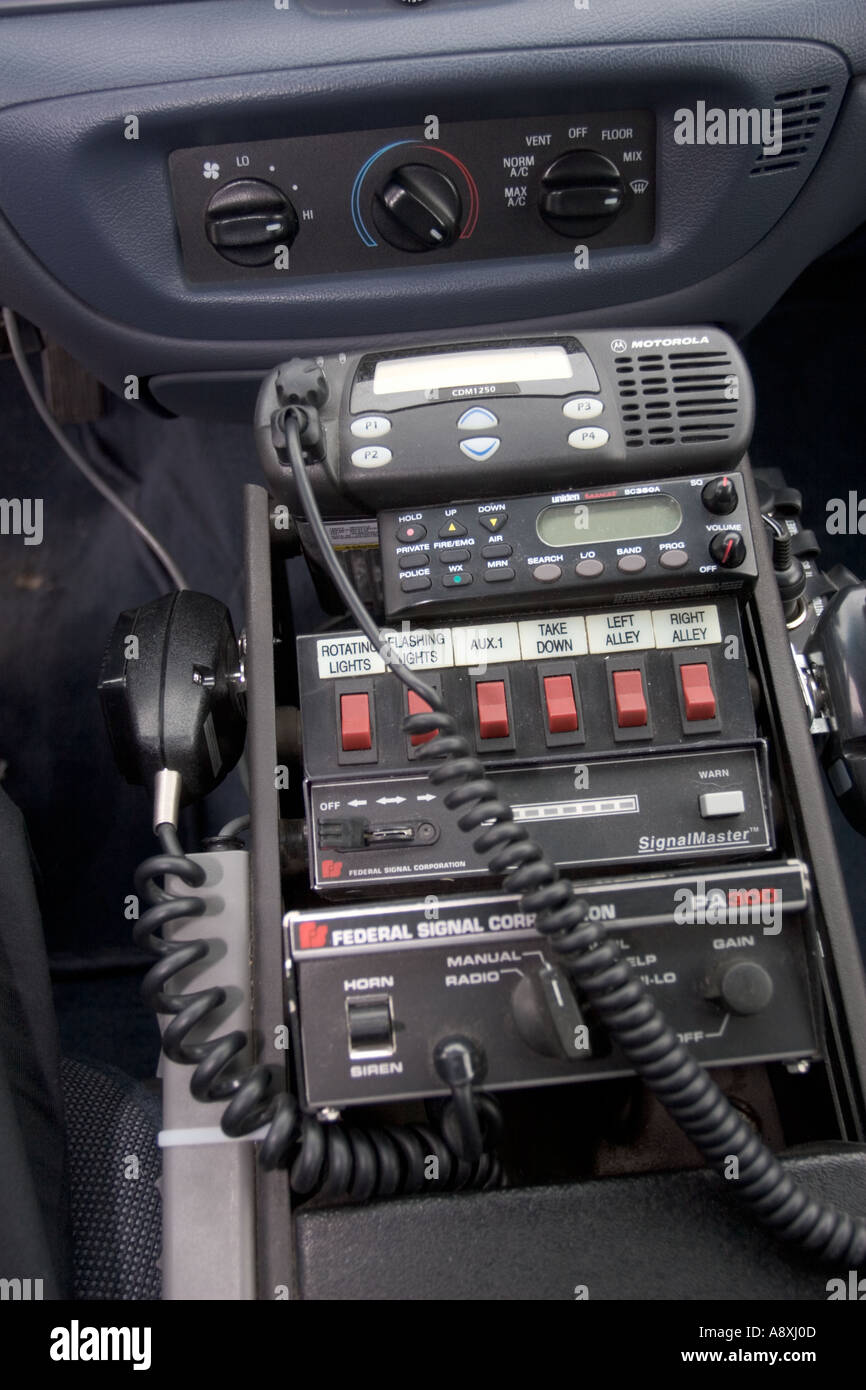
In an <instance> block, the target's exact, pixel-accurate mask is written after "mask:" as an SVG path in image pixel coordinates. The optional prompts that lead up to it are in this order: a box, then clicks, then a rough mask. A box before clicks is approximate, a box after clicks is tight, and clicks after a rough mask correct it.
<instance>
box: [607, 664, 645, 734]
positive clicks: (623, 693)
mask: <svg viewBox="0 0 866 1390" xmlns="http://www.w3.org/2000/svg"><path fill="white" fill-rule="evenodd" d="M613 695H614V699H615V701H616V722H617V724H618V725H619V727H620V728H621V729H638V728H641V727H642V726H643V725H645V724H646V722H647V703H646V695H645V694H644V688H643V674H642V672H640V671H614V673H613Z"/></svg>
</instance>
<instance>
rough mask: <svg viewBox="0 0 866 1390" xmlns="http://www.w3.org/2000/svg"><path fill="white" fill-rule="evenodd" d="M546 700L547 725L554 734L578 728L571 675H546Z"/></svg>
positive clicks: (569, 731)
mask: <svg viewBox="0 0 866 1390" xmlns="http://www.w3.org/2000/svg"><path fill="white" fill-rule="evenodd" d="M544 702H545V704H546V705H547V727H548V729H549V730H550V732H551V733H552V734H573V733H574V732H575V730H576V729H577V705H576V704H575V702H574V686H573V685H572V683H571V676H545V677H544Z"/></svg>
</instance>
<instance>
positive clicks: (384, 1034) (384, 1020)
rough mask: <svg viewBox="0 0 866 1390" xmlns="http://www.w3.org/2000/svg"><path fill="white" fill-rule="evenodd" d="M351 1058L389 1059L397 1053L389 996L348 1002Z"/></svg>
mask: <svg viewBox="0 0 866 1390" xmlns="http://www.w3.org/2000/svg"><path fill="white" fill-rule="evenodd" d="M346 1027H347V1030H348V1034H349V1056H350V1057H387V1056H389V1055H390V1054H391V1053H392V1052H393V1051H394V1019H393V1016H392V1013H391V999H390V997H389V996H388V995H386V994H383V995H375V996H369V995H368V996H366V997H365V998H363V999H349V1000H347V1001H346Z"/></svg>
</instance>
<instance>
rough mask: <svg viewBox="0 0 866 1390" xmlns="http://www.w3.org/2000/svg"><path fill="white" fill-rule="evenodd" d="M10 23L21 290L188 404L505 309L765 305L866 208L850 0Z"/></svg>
mask: <svg viewBox="0 0 866 1390" xmlns="http://www.w3.org/2000/svg"><path fill="white" fill-rule="evenodd" d="M0 38H2V42H0V54H2V57H0V213H2V221H0V248H2V256H0V295H2V297H3V299H4V301H5V302H7V303H8V304H10V306H11V307H13V308H15V309H16V310H18V311H19V312H21V313H22V314H24V315H25V316H29V317H31V318H32V319H33V320H34V321H36V322H38V323H39V324H40V325H41V326H43V327H44V328H45V330H46V331H47V332H49V333H50V334H51V336H52V337H54V338H55V339H57V340H58V341H60V342H61V343H62V344H63V346H65V347H66V348H67V349H68V350H70V351H71V352H73V353H74V354H75V355H76V356H77V357H78V358H79V359H80V360H81V361H83V362H84V363H85V365H87V366H88V367H89V368H90V369H91V370H92V371H93V372H94V373H95V374H96V375H97V376H98V377H100V379H102V380H103V381H104V382H105V383H106V384H107V385H108V386H109V387H111V388H112V389H113V390H115V391H117V392H118V393H119V394H123V392H124V386H125V383H127V382H128V381H129V379H130V378H133V379H135V381H136V383H140V388H141V389H140V392H139V399H140V400H141V401H142V402H143V403H144V404H146V405H149V406H150V407H151V408H153V409H156V410H158V411H161V412H163V413H166V412H167V413H176V414H193V415H206V416H210V417H216V418H229V419H238V420H244V419H249V418H250V412H251V409H252V405H253V402H254V400H255V395H256V391H257V389H258V385H259V383H260V380H261V378H262V375H263V374H264V372H265V371H266V370H267V369H268V368H269V367H271V366H272V365H273V364H274V363H275V362H276V361H279V360H281V359H282V358H284V357H286V356H287V355H289V354H290V353H291V352H295V351H302V352H314V353H315V352H323V351H332V350H337V351H339V350H345V351H348V350H354V349H357V348H359V347H362V346H365V345H367V346H370V345H375V343H376V342H377V341H384V340H385V339H387V340H388V341H392V342H393V341H405V342H407V343H411V342H412V341H421V340H422V339H424V338H427V339H430V338H431V337H435V336H436V335H437V334H440V335H441V334H446V333H447V334H448V336H450V337H451V338H452V339H455V338H456V339H459V338H460V337H461V336H463V337H468V336H471V335H473V334H475V332H476V330H477V328H478V327H479V326H494V325H497V326H507V325H520V327H521V329H523V328H531V327H533V326H536V327H538V328H539V329H542V330H550V329H553V328H555V326H556V325H557V323H559V324H563V323H564V322H566V320H567V322H568V323H569V324H571V325H577V326H581V327H585V326H593V325H598V324H603V323H605V322H611V321H616V322H617V323H620V324H623V325H631V324H634V325H637V324H640V323H655V324H665V323H687V322H716V323H719V324H720V325H722V326H724V327H725V328H727V329H728V330H729V331H732V332H733V333H734V334H735V335H739V334H742V333H743V332H745V331H746V330H747V329H748V328H750V327H751V326H752V325H753V324H754V323H755V322H757V320H758V319H759V318H760V317H761V316H762V315H763V314H764V313H765V312H766V311H767V310H768V309H769V308H770V307H771V305H772V304H773V302H775V300H776V299H777V298H778V297H779V295H780V294H781V293H782V292H783V290H784V289H785V288H786V287H787V285H788V284H789V283H790V282H791V281H792V280H793V279H794V278H795V277H796V275H797V274H798V273H799V272H800V271H801V270H802V269H803V268H804V267H805V265H807V264H808V263H809V262H810V261H811V260H813V259H814V258H815V257H816V256H817V255H819V254H820V253H821V252H822V251H823V250H825V249H827V248H829V247H830V246H832V245H834V244H835V243H836V242H838V241H839V240H840V239H841V238H843V237H844V236H845V235H846V234H847V233H848V232H849V231H851V230H853V229H854V228H855V227H856V226H857V225H859V223H860V222H861V221H862V220H863V219H864V217H866V181H864V180H863V178H862V175H861V173H860V169H861V161H862V155H861V152H862V147H863V140H864V137H866V29H864V25H863V23H862V19H861V17H860V13H859V5H858V4H857V3H854V0H851V3H840V4H834V5H833V6H831V7H820V8H816V7H815V6H813V5H811V4H808V3H805V0H804V2H803V3H776V0H765V2H762V3H755V4H750V5H742V4H734V5H728V6H723V7H722V8H721V9H719V7H718V6H717V5H715V4H710V3H703V0H700V2H696V0H674V3H671V4H669V5H666V6H665V7H664V10H663V12H661V11H658V10H657V7H654V6H653V7H648V6H646V5H641V4H637V3H625V2H624V0H621V3H618V4H613V5H596V4H592V5H589V6H584V5H583V4H579V5H576V4H575V3H574V0H555V3H550V0H521V2H520V3H516V2H515V0H465V2H464V3H460V4H457V3H453V2H452V0H427V3H425V4H421V5H412V6H406V5H402V4H399V3H398V2H397V0H371V2H370V3H361V0H355V3H353V4H352V3H350V4H340V5H337V4H335V3H331V0H292V3H291V5H286V6H283V5H282V4H281V3H274V4H272V5H271V4H262V3H258V0H230V3H229V2H228V0H186V2H185V3H174V4H147V5H121V6H116V5H93V4H76V3H67V4H59V3H54V4H34V3H29V4H28V3H12V4H9V5H5V6H4V7H3V8H2V11H0ZM128 394H129V392H128V391H127V395H128Z"/></svg>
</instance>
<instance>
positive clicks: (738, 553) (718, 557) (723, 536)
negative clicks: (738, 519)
mask: <svg viewBox="0 0 866 1390" xmlns="http://www.w3.org/2000/svg"><path fill="white" fill-rule="evenodd" d="M710 554H711V555H712V557H713V559H714V560H715V562H716V564H717V565H721V567H722V569H724V570H735V569H737V567H738V566H739V565H741V564H742V563H743V561H744V560H745V558H746V542H745V541H744V540H743V537H742V536H741V535H740V533H739V531H720V532H719V533H718V535H716V536H713V539H712V540H711V541H710Z"/></svg>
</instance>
